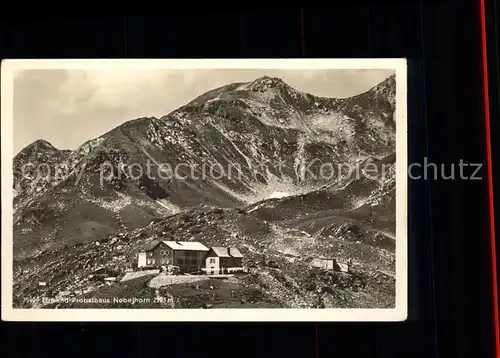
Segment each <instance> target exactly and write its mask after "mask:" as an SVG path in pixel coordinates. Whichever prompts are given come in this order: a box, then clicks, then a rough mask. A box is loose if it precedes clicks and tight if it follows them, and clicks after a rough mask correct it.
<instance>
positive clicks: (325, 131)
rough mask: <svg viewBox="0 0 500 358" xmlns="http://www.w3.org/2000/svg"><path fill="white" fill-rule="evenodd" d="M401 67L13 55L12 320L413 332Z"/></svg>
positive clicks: (8, 132)
mask: <svg viewBox="0 0 500 358" xmlns="http://www.w3.org/2000/svg"><path fill="white" fill-rule="evenodd" d="M406 86H407V78H406V60H405V59H321V60H313V59H293V60H292V59H274V60H265V59H259V60H6V61H4V62H2V118H1V126H2V127H1V133H2V319H3V320H6V321H167V322H168V321H315V322H319V321H332V322H333V321H402V320H405V319H406V317H407V295H408V292H407V291H408V287H407V123H406V121H407V116H406V111H407V108H406V101H407V98H406V97H407V91H406Z"/></svg>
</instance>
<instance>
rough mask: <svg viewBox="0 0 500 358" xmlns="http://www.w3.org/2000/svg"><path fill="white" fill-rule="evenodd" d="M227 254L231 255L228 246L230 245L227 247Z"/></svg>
mask: <svg viewBox="0 0 500 358" xmlns="http://www.w3.org/2000/svg"><path fill="white" fill-rule="evenodd" d="M227 254H228V255H229V256H231V248H230V247H228V248H227Z"/></svg>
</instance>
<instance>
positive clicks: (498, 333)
mask: <svg viewBox="0 0 500 358" xmlns="http://www.w3.org/2000/svg"><path fill="white" fill-rule="evenodd" d="M481 43H482V50H483V51H482V56H483V86H484V114H485V118H484V119H485V131H486V168H487V173H488V178H487V179H488V197H489V214H490V243H491V268H492V281H493V282H492V286H493V287H492V288H493V301H494V302H493V311H494V325H495V348H496V356H497V357H498V358H500V329H499V323H498V320H499V317H498V286H497V270H496V268H497V258H496V247H495V216H494V207H493V170H492V164H491V133H490V132H491V130H490V106H489V103H490V100H489V91H488V57H487V54H486V11H485V7H484V0H481Z"/></svg>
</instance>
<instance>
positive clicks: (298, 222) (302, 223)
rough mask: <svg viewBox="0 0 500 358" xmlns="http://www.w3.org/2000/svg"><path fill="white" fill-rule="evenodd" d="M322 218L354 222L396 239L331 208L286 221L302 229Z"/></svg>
mask: <svg viewBox="0 0 500 358" xmlns="http://www.w3.org/2000/svg"><path fill="white" fill-rule="evenodd" d="M323 220H335V221H336V222H337V223H339V224H343V223H353V224H356V225H358V226H360V227H362V228H364V229H365V230H369V231H376V232H378V233H380V234H382V235H385V236H387V237H389V238H391V239H396V237H395V236H394V235H393V234H392V233H390V232H387V231H382V230H378V229H376V228H374V227H372V226H370V225H366V224H364V223H363V222H360V221H359V220H356V219H353V218H349V217H345V216H342V215H338V214H337V213H335V212H333V213H332V211H331V210H326V211H320V212H317V213H314V214H311V215H307V216H303V217H300V218H298V219H295V220H292V221H290V222H288V223H287V226H293V227H297V228H300V229H304V228H306V227H307V226H308V225H310V224H312V223H315V222H321V221H323Z"/></svg>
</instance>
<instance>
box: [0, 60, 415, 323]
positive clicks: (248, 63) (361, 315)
mask: <svg viewBox="0 0 500 358" xmlns="http://www.w3.org/2000/svg"><path fill="white" fill-rule="evenodd" d="M110 68H113V70H117V69H122V70H123V69H131V68H133V69H141V70H154V69H287V70H291V69H297V70H307V69H309V70H310V69H394V70H395V72H396V113H395V117H396V152H397V155H396V305H395V308H393V309H379V308H377V309H330V308H321V309H312V308H311V309H292V308H290V309H289V308H273V309H257V308H250V309H235V308H230V309H208V310H202V309H158V308H154V309H153V308H152V309H113V308H110V309H20V308H19V309H18V308H13V307H12V293H13V242H12V241H13V240H12V238H13V214H12V210H13V192H12V187H13V173H12V160H13V153H14V151H13V99H14V88H13V86H14V74H15V72H16V71H22V70H28V69H40V70H42V69H81V70H90V69H92V70H98V69H101V70H109V69H110ZM1 116H2V117H1V139H2V144H1V145H2V147H1V148H2V164H1V165H2V262H1V264H2V305H1V306H2V307H1V310H2V320H4V321H31V322H36V321H46V322H56V321H61V322H62V321H71V322H73V321H74V322H98V321H104V322H120V321H137V322H146V321H148V322H154V321H161V322H207V321H208V322H210V321H212V322H217V321H221V322H232V321H237V322H242V321H248V322H266V321H280V322H283V321H289V322H374V321H376V322H388V321H404V320H406V318H407V314H408V251H407V250H408V235H407V190H408V189H407V178H408V177H407V168H408V164H407V155H408V153H407V61H406V59H201V60H199V59H123V60H116V59H98V60H97V59H96V60H76V59H75V60H14V59H12V60H3V61H2V68H1Z"/></svg>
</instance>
